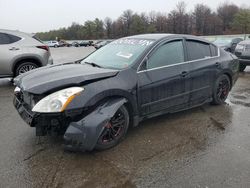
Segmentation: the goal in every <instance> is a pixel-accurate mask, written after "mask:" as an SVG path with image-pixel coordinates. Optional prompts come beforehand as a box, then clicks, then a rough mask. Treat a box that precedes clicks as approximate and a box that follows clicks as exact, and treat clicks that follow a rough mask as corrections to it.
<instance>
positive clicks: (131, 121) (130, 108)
mask: <svg viewBox="0 0 250 188" xmlns="http://www.w3.org/2000/svg"><path fill="white" fill-rule="evenodd" d="M110 98H125V99H127V98H126V97H124V96H119V95H117V96H116V95H115V96H109V97H106V98H104V99H102V100H101V101H99V102H98V103H97V104H101V103H103V102H106V101H108V100H109V99H110ZM124 106H125V107H126V108H127V110H128V113H129V126H131V127H132V126H133V123H134V120H133V117H134V109H133V106H132V104H131V102H130V101H129V99H127V102H126V103H125V104H124Z"/></svg>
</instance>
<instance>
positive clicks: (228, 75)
mask: <svg viewBox="0 0 250 188" xmlns="http://www.w3.org/2000/svg"><path fill="white" fill-rule="evenodd" d="M224 75H226V76H227V77H228V78H229V80H230V87H231V88H230V89H232V87H233V79H232V76H231V75H230V74H229V73H224Z"/></svg>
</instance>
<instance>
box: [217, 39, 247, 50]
mask: <svg viewBox="0 0 250 188" xmlns="http://www.w3.org/2000/svg"><path fill="white" fill-rule="evenodd" d="M241 41H243V39H242V38H218V39H217V40H215V41H214V42H213V43H214V44H215V45H217V46H219V47H220V48H222V49H224V50H226V51H228V52H231V53H234V50H235V48H236V46H237V44H238V43H239V42H241Z"/></svg>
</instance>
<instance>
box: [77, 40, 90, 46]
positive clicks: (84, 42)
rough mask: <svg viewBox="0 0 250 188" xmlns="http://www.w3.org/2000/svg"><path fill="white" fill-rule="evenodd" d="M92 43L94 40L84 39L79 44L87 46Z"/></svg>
mask: <svg viewBox="0 0 250 188" xmlns="http://www.w3.org/2000/svg"><path fill="white" fill-rule="evenodd" d="M92 44H93V41H82V42H80V43H79V46H84V47H87V46H92Z"/></svg>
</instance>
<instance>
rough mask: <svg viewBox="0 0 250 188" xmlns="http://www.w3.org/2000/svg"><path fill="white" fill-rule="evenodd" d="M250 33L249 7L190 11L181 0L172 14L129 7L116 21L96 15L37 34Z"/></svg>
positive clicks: (74, 36)
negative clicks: (138, 10)
mask: <svg viewBox="0 0 250 188" xmlns="http://www.w3.org/2000/svg"><path fill="white" fill-rule="evenodd" d="M249 32H250V8H240V7H238V6H237V5H235V4H232V3H223V4H221V5H219V6H218V7H217V10H216V11H213V10H212V9H211V8H210V7H209V6H207V5H204V4H196V5H195V6H194V10H193V11H192V12H188V11H187V7H186V3H185V2H183V1H181V2H178V3H177V4H176V7H175V9H174V10H172V11H171V12H169V13H162V12H155V11H152V12H150V13H140V14H139V13H136V12H133V11H132V10H126V11H124V12H123V13H122V15H121V16H120V17H118V18H117V19H116V20H112V19H111V18H109V17H107V18H105V19H104V20H101V19H99V18H96V19H95V20H88V21H86V22H84V23H83V24H79V23H72V25H71V26H69V27H67V28H61V29H58V30H52V31H49V32H40V33H37V36H38V37H39V38H40V39H42V40H55V39H56V38H59V39H64V40H83V39H84V40H91V39H115V38H120V37H124V36H129V35H135V34H142V33H176V34H193V35H221V34H236V33H249Z"/></svg>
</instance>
